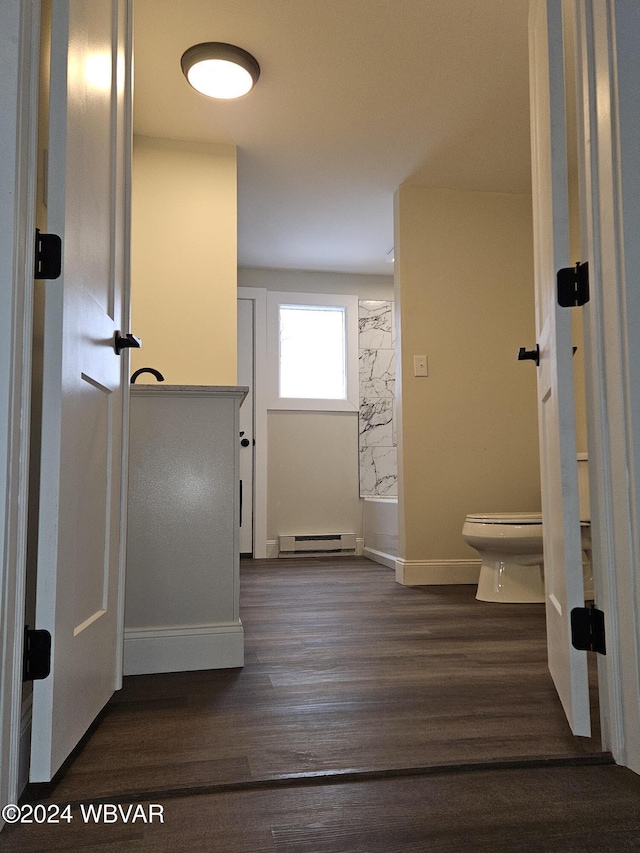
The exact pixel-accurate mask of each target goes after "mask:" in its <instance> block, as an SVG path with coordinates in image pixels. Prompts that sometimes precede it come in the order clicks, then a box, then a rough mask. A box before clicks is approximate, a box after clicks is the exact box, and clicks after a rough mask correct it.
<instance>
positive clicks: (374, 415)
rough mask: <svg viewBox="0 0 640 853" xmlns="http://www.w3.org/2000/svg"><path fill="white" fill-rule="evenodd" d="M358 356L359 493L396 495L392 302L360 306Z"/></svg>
mask: <svg viewBox="0 0 640 853" xmlns="http://www.w3.org/2000/svg"><path fill="white" fill-rule="evenodd" d="M358 322H359V341H358V346H359V357H360V418H359V442H360V444H359V451H360V494H361V496H362V497H370V496H375V497H396V496H397V494H398V482H397V481H398V473H397V452H396V430H395V383H396V354H395V334H394V323H393V302H382V301H379V300H371V299H361V300H360V302H359V303H358Z"/></svg>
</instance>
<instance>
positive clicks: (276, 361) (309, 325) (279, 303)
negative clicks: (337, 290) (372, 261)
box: [267, 292, 358, 412]
mask: <svg viewBox="0 0 640 853" xmlns="http://www.w3.org/2000/svg"><path fill="white" fill-rule="evenodd" d="M267 301H268V309H267V310H268V340H269V372H270V394H269V398H270V399H269V408H271V409H303V410H315V411H329V412H331V411H342V412H344V411H348V412H349V411H350V412H354V411H357V409H358V344H357V334H358V316H357V313H358V300H357V297H355V296H336V295H333V294H332V295H329V294H312V293H273V292H271V293H269V294H268V296H267Z"/></svg>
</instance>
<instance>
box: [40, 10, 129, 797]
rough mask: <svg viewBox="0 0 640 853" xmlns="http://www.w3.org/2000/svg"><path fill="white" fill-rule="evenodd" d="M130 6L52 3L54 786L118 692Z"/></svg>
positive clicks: (47, 538) (47, 691) (45, 773)
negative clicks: (56, 252) (59, 265)
mask: <svg viewBox="0 0 640 853" xmlns="http://www.w3.org/2000/svg"><path fill="white" fill-rule="evenodd" d="M127 7H128V4H127V0H53V14H52V22H53V23H52V34H51V83H50V116H49V153H48V176H49V180H48V192H47V196H48V230H49V231H51V232H54V233H57V234H59V235H60V236H61V237H62V242H63V270H62V276H61V277H60V278H59V279H57V280H55V281H48V282H47V283H46V285H45V294H46V295H45V337H44V377H43V422H42V463H41V488H40V519H39V542H38V577H37V603H36V622H37V627H38V628H44V629H47V630H49V631H50V632H51V635H52V670H51V674H50V676H49V677H48V678H46V679H45V680H43V681H36V682H35V683H34V697H33V727H32V751H31V770H30V778H31V781H33V782H43V781H48V780H50V779H51V777H52V776H53V774H54V773H55V772H56V770H57V769H58V768H59V767H60V765H61V764H62V762H63V761H64V760H65V758H66V757H67V756H68V755H69V753H70V752H71V750H72V749H73V748H74V746H75V745H76V744H77V743H78V741H79V740H80V738H81V737H82V736H83V734H84V733H85V732H86V730H87V728H88V727H89V725H90V724H91V722H92V721H93V720H94V719H95V717H96V715H97V714H98V713H99V712H100V710H101V709H102V707H103V706H104V705H105V703H106V702H107V701H108V699H109V697H110V696H111V694H112V693H113V691H114V689H116V688H117V687H118V686H119V684H118V680H119V673H120V658H121V637H120V636H119V633H120V625H121V620H120V613H119V589H120V582H121V581H120V544H121V543H120V535H121V522H120V519H121V465H122V397H123V376H124V375H125V368H126V369H127V370H128V365H127V364H125V363H124V360H123V359H122V357H119V356H118V355H116V352H115V350H114V346H113V338H114V332H115V331H116V330H117V329H123V327H124V323H123V316H122V315H123V294H124V287H125V256H126V249H125V246H126V231H125V229H126V227H127V216H126V205H127V201H126V193H125V174H126V173H127V171H128V158H129V145H128V141H127V137H128V134H129V128H130V121H129V109H130V67H131V64H130V48H129V40H130V26H129V23H128V21H129V17H128V15H129V12H128V8H127Z"/></svg>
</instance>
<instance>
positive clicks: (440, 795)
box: [1, 558, 640, 853]
mask: <svg viewBox="0 0 640 853" xmlns="http://www.w3.org/2000/svg"><path fill="white" fill-rule="evenodd" d="M241 577H242V583H241V616H242V620H243V623H244V625H245V631H246V665H245V667H244V669H242V670H226V671H207V672H193V673H178V674H166V675H154V676H136V677H130V678H127V679H125V685H124V688H123V690H122V691H120V692H119V693H118V694H116V696H114V698H113V700H112V701H111V703H110V704H109V706H108V708H107V711H106V713H105V715H104V718H103V719H102V721H101V722H100V724H99V725H98V726H97V727H96V729H95V730H94V731H93V732H92V733H91V735H90V737H89V738H88V740H87V742H86V743H85V744H84V746H83V748H82V750H81V752H80V753H79V754H78V755H77V756H76V757H75V759H74V760H73V762H72V763H71V764H70V766H69V767H67V768H66V770H65V773H64V774H63V775H62V778H60V779H59V780H58V782H57V785H56V787H55V788H54V789H53V790H51V791H49V792H47V796H46V798H45V797H44V796H43V794H44V792H42V791H40V792H39V794H38V796H40V798H41V801H42V802H56V803H67V802H72V803H78V802H84V803H86V802H88V801H90V800H96V799H102V800H104V801H113V802H116V801H119V802H122V803H126V802H131V801H133V800H143V799H145V798H146V799H148V800H151V801H153V802H158V803H164V805H165V820H166V822H165V824H164V825H163V826H162V827H159V826H157V825H140V824H139V823H138V824H136V826H135V827H133V826H125V825H122V824H118V825H116V826H112V827H110V828H109V829H108V832H107V829H106V828H105V827H104V826H103V827H101V829H102V830H104V832H103V834H102V835H100V836H98V835H97V829H96V827H93V828H91V827H89V826H86V825H81V824H80V823H77V822H76V823H75V824H71V825H69V826H68V827H63V826H60V827H57V828H56V831H58V830H59V834H58V836H57V842H56V844H58V843H59V844H60V845H62V846H56V848H55V849H67V850H75V849H78V850H80V849H82V850H85V849H93V848H92V846H91V845H96V849H100V850H118V851H120V850H122V851H127V850H130V849H131V850H133V849H135V850H146V849H149V850H151V849H153V850H154V851H164V850H167V851H169V850H176V851H179V850H194V851H199V850H216V851H217V850H220V851H223V850H224V851H225V853H242V851H251V853H257V851H262V850H264V851H267V850H268V851H276V853H281V851H296V853H297V852H298V851H300V853H302V851H309V853H323V851H327V853H329V851H331V853H336V851H352V850H353V851H356V850H358V851H364V853H377V851H381V853H382V851H385V853H393V851H396V850H397V851H400V850H402V851H414V850H415V851H417V850H432V849H433V850H462V849H467V848H468V847H471V849H478V850H550V849H554V850H576V851H577V850H632V849H633V850H636V849H638V850H640V841H639V840H638V839H640V806H639V805H638V804H639V803H640V777H637V776H635V775H633V774H631V773H629V772H628V771H625V770H623V769H622V768H619V767H614V766H610V765H607V764H606V763H601V764H597V763H596V764H593V765H592V766H590V764H589V762H606V757H603V756H602V755H601V749H600V741H599V737H598V734H597V727H596V732H595V735H596V736H595V737H594V738H592V739H585V738H574V737H573V736H572V735H571V733H570V731H569V729H568V726H567V724H566V721H565V719H564V715H563V712H562V709H561V707H560V704H559V702H558V699H557V697H556V695H555V691H554V688H553V685H552V683H551V679H550V676H549V674H548V671H547V667H546V645H545V631H544V607H543V606H542V605H495V604H488V603H481V602H478V601H476V600H475V598H474V593H475V590H474V589H473V588H472V587H422V588H407V587H401V586H399V585H398V584H396V583H395V581H394V578H393V573H392V572H391V571H390V570H389V569H386V568H384V567H382V566H378V565H376V564H374V563H371V562H369V561H367V560H364V559H357V558H351V559H349V560H331V559H327V560H317V559H316V560H314V559H310V560H305V561H299V560H295V561H293V560H287V561H284V560H283V561H246V562H244V563H243V565H242V570H241ZM535 759H538V760H537V766H536V765H535V764H528V765H527V762H530V761H532V760H535ZM580 762H582V765H583V766H580ZM572 764H573V765H574V766H570V765H572ZM347 782H348V784H346V783H347ZM338 783H339V784H338ZM600 798H603V804H604V805H603V807H601V806H600V805H598V807H597V809H596V806H595V803H596V802H597V801H598V800H599V799H600ZM632 803H633V807H631V804H632ZM74 808H75V806H74ZM600 813H602V815H603V817H602V820H600V819H599V818H596V817H594V814H600ZM545 814H546V815H547V816H548V819H545V821H546V822H545V828H544V831H542V829H541V823H540V822H541V820H542V816H543V815H545ZM169 816H170V817H169ZM564 823H566V824H567V825H568V826H570V828H569V829H568V830H567V831H566V833H568V834H566V833H565V830H564V829H563V825H564ZM516 827H517V832H518V833H519V834H518V836H517V837H518V838H519V839H520V840H519V841H518V843H517V844H515V843H514V842H513V833H512V832H511V831H510V829H511V830H513V832H515V831H516ZM534 828H535V831H534ZM49 829H50V828H49ZM587 830H589V831H590V832H591V833H592V834H591V835H590V836H589V837H590V838H592V840H593V839H595V841H593V844H595V846H593V845H592V846H580V845H581V844H583V843H586V841H585V839H586V838H587V836H588V832H587ZM596 830H597V831H596ZM594 831H595V832H596V834H595V835H593V832H594ZM563 833H565V834H563ZM598 833H600V834H598ZM611 833H614V834H613V835H611ZM52 837H53V836H52V835H51V834H50V833H49V835H48V836H47V829H46V828H42V827H35V826H34V827H21V828H18V829H16V828H10V829H9V831H7V832H5V833H3V836H2V839H1V841H3V842H4V844H5V845H6V849H7V851H25V850H33V851H37V850H46V849H53V848H51V847H49V848H48V847H47V846H46V841H47V838H49V842H51V839H52ZM607 838H611V839H613V841H611V844H612V846H611V847H609V846H602V845H603V844H605V843H607V844H608V843H609V841H607V840H606V839H607ZM205 839H206V840H205ZM501 839H502V840H501ZM545 840H546V844H547V845H548V846H545V845H544V844H543V843H542V842H543V841H545ZM614 841H615V843H614ZM98 843H100V846H99V847H98V846H97V845H98ZM565 843H566V844H565ZM563 844H565V846H563ZM39 845H40V846H39ZM456 845H458V846H456ZM474 845H475V846H474ZM501 845H502V846H501ZM536 845H541V846H536ZM571 845H573V846H571ZM598 845H600V846H598ZM634 845H637V846H634Z"/></svg>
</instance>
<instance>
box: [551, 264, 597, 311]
mask: <svg viewBox="0 0 640 853" xmlns="http://www.w3.org/2000/svg"><path fill="white" fill-rule="evenodd" d="M557 282H558V305H560V307H561V308H578V307H579V306H580V305H584V304H585V303H587V302H588V301H589V264H588V263H587V262H586V261H585V263H584V264H581V263H580V262H578V263H577V264H576V265H575V267H564V268H563V269H561V270H558V275H557Z"/></svg>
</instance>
